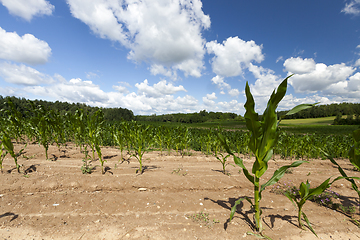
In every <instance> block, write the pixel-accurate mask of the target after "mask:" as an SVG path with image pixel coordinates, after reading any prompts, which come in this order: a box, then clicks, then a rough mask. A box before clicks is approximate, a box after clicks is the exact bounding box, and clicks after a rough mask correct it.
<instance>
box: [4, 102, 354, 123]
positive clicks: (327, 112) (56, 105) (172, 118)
mask: <svg viewBox="0 0 360 240" xmlns="http://www.w3.org/2000/svg"><path fill="white" fill-rule="evenodd" d="M9 99H10V100H11V101H12V102H13V103H14V105H15V107H16V109H17V110H18V111H19V112H21V113H23V115H24V116H25V115H26V113H27V112H29V111H31V109H32V108H31V104H30V102H33V103H34V104H35V105H42V106H44V107H45V108H46V109H52V110H54V111H58V112H60V114H65V113H67V112H68V113H75V111H76V110H77V109H83V110H84V112H87V113H89V114H92V113H94V112H96V111H97V110H99V109H101V110H102V111H103V113H104V117H105V120H106V121H120V120H122V119H123V120H126V121H131V120H136V121H151V122H179V123H202V122H211V121H226V120H237V121H244V118H243V117H242V116H241V115H238V114H236V113H222V112H207V111H206V110H202V111H200V112H198V113H196V112H195V113H174V114H163V115H156V114H154V115H150V116H143V115H137V116H135V115H134V113H133V112H132V111H131V110H129V109H126V108H99V107H91V106H88V105H86V104H82V103H68V102H59V101H56V102H49V101H43V100H34V101H30V100H27V99H25V98H17V97H2V96H1V95H0V109H4V108H7V105H6V102H7V101H8V100H9ZM286 113H287V111H281V112H277V114H278V116H282V115H285V114H286ZM330 116H336V118H335V120H334V124H341V125H343V124H360V103H339V104H337V103H334V104H330V105H318V106H315V107H313V108H310V109H306V110H303V111H300V112H298V113H296V114H293V115H290V116H286V117H285V118H286V119H299V118H319V117H330ZM342 116H347V117H346V118H342Z"/></svg>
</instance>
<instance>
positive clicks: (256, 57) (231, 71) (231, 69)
mask: <svg viewBox="0 0 360 240" xmlns="http://www.w3.org/2000/svg"><path fill="white" fill-rule="evenodd" d="M206 48H207V52H208V53H209V54H214V55H215V56H214V57H213V58H212V62H211V64H212V68H213V72H214V73H216V74H217V75H220V76H223V77H234V76H239V75H242V74H243V70H244V69H245V68H247V67H248V66H249V64H250V63H251V62H254V61H255V62H258V63H259V62H261V61H263V60H264V55H263V54H262V52H261V49H262V46H259V45H257V44H256V43H255V42H254V41H252V40H251V41H247V42H245V41H244V40H242V39H240V38H238V37H229V38H228V39H227V40H225V41H223V43H218V42H217V41H211V42H208V43H206Z"/></svg>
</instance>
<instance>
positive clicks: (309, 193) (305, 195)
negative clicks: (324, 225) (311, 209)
mask: <svg viewBox="0 0 360 240" xmlns="http://www.w3.org/2000/svg"><path fill="white" fill-rule="evenodd" d="M334 181H335V180H334ZM329 182H330V178H328V179H326V180H325V181H324V182H323V183H322V184H321V185H320V186H318V187H316V188H310V183H309V182H308V181H306V183H303V182H302V183H301V184H300V188H299V195H300V196H296V195H294V194H289V192H285V193H284V194H285V196H286V197H288V198H289V199H290V201H291V202H292V203H293V204H294V206H295V207H296V206H297V208H298V223H299V227H300V228H302V229H304V224H303V223H302V221H301V216H303V218H304V219H305V221H306V224H307V225H308V227H309V229H310V230H311V232H312V233H314V234H315V236H317V235H316V233H315V231H314V229H313V228H312V226H311V224H310V221H309V219H308V218H307V216H306V214H305V213H304V212H303V211H302V208H303V206H304V204H305V202H306V201H307V200H308V199H311V197H313V196H316V195H320V194H322V193H323V192H324V191H325V190H326V189H327V188H329V187H330V185H331V183H329ZM298 197H299V199H298ZM295 203H296V205H295Z"/></svg>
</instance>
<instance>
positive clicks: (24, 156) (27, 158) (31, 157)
mask: <svg viewBox="0 0 360 240" xmlns="http://www.w3.org/2000/svg"><path fill="white" fill-rule="evenodd" d="M35 156H36V154H34V155H32V156H30V157H29V156H26V155H24V154H23V155H22V157H23V158H25V159H26V160H29V159H33V158H34V157H35Z"/></svg>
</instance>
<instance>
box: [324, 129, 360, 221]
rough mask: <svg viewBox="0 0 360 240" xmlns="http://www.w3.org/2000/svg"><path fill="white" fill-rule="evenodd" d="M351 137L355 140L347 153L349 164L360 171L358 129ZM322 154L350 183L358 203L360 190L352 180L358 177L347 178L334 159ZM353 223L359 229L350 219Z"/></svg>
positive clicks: (359, 132) (325, 153)
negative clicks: (356, 195)
mask: <svg viewBox="0 0 360 240" xmlns="http://www.w3.org/2000/svg"><path fill="white" fill-rule="evenodd" d="M353 137H354V140H355V144H354V145H353V146H352V147H351V148H350V151H349V160H350V163H351V164H352V165H353V166H354V169H357V170H358V171H360V129H357V130H355V131H354V132H353ZM322 153H323V154H324V155H325V156H326V157H327V158H328V159H329V160H330V161H331V162H332V163H333V164H334V165H336V166H337V168H338V170H339V172H340V174H341V176H342V178H344V179H346V180H348V181H349V182H350V183H351V187H352V188H353V189H354V190H355V191H356V193H357V194H358V196H359V199H358V201H359V202H360V190H359V188H358V186H357V185H356V183H355V181H354V179H356V180H360V178H358V177H348V175H347V174H346V173H345V171H344V170H343V169H342V168H341V167H340V165H339V164H338V163H337V162H336V161H335V160H334V158H333V157H332V156H331V155H330V154H328V153H327V152H325V151H322ZM352 220H353V222H355V224H356V225H357V226H359V227H360V222H359V221H358V220H356V219H352Z"/></svg>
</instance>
